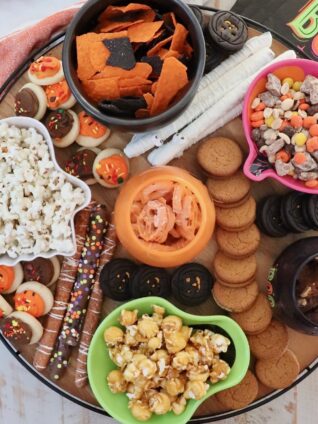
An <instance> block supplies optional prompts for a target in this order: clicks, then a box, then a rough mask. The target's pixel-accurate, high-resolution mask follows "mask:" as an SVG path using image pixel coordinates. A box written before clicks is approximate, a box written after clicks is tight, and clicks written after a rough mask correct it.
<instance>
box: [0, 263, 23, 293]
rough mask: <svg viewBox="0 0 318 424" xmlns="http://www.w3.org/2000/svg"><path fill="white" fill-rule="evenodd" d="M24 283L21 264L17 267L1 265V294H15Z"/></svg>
mask: <svg viewBox="0 0 318 424" xmlns="http://www.w3.org/2000/svg"><path fill="white" fill-rule="evenodd" d="M22 281H23V270H22V266H21V265H20V264H17V265H15V266H6V265H0V293H2V294H9V293H13V292H14V291H16V289H17V288H18V287H19V285H20V284H21V283H22Z"/></svg>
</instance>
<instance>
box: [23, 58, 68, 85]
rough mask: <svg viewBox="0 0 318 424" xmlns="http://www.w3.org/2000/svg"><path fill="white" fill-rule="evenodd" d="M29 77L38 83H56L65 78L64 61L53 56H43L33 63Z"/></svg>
mask: <svg viewBox="0 0 318 424" xmlns="http://www.w3.org/2000/svg"><path fill="white" fill-rule="evenodd" d="M28 78H29V80H30V81H31V82H33V83H34V84H37V85H50V84H55V83H57V82H59V81H62V79H64V72H63V66H62V61H61V60H59V59H57V58H56V57H53V56H41V57H39V59H37V60H36V61H34V62H33V63H31V65H30V67H29V70H28Z"/></svg>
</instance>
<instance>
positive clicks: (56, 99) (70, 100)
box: [45, 79, 76, 110]
mask: <svg viewBox="0 0 318 424" xmlns="http://www.w3.org/2000/svg"><path fill="white" fill-rule="evenodd" d="M45 94H46V104H47V107H48V108H49V109H51V110H56V109H59V108H62V109H70V108H71V107H73V106H74V105H75V103H76V99H75V97H74V96H73V94H72V92H71V90H70V88H69V86H68V84H67V82H66V81H65V79H63V80H62V81H59V82H57V83H55V84H50V85H48V86H46V87H45Z"/></svg>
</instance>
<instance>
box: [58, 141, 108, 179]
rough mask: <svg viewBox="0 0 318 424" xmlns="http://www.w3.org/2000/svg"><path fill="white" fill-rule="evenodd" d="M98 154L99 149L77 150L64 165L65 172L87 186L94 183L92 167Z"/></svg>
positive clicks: (83, 148)
mask: <svg viewBox="0 0 318 424" xmlns="http://www.w3.org/2000/svg"><path fill="white" fill-rule="evenodd" d="M99 153H100V149H97V147H92V148H89V149H88V148H85V147H82V148H81V149H79V150H78V151H77V152H76V153H75V154H74V155H73V156H72V157H71V158H70V159H69V160H68V161H67V162H66V165H65V168H64V170H65V172H67V173H68V174H70V175H73V176H74V177H77V178H80V179H81V180H82V181H84V182H85V183H86V184H88V185H93V184H95V183H96V179H95V178H94V174H93V165H94V161H95V159H96V157H97V155H98V154H99Z"/></svg>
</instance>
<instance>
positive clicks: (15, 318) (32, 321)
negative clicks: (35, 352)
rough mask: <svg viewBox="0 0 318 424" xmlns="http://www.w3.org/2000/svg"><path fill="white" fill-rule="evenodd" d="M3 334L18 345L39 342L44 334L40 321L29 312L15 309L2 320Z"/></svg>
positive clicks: (0, 326)
mask: <svg viewBox="0 0 318 424" xmlns="http://www.w3.org/2000/svg"><path fill="white" fill-rule="evenodd" d="M0 329H1V332H2V335H3V336H4V337H5V338H6V339H7V340H8V341H10V342H12V343H13V344H16V345H20V346H24V345H28V344H34V343H37V342H38V341H39V340H40V338H41V337H42V334H43V327H42V324H41V323H40V321H38V320H37V319H36V318H34V317H33V316H32V315H30V314H28V313H27V312H21V311H14V312H12V313H11V314H10V315H8V316H7V317H6V318H5V319H4V320H2V321H1V325H0Z"/></svg>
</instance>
